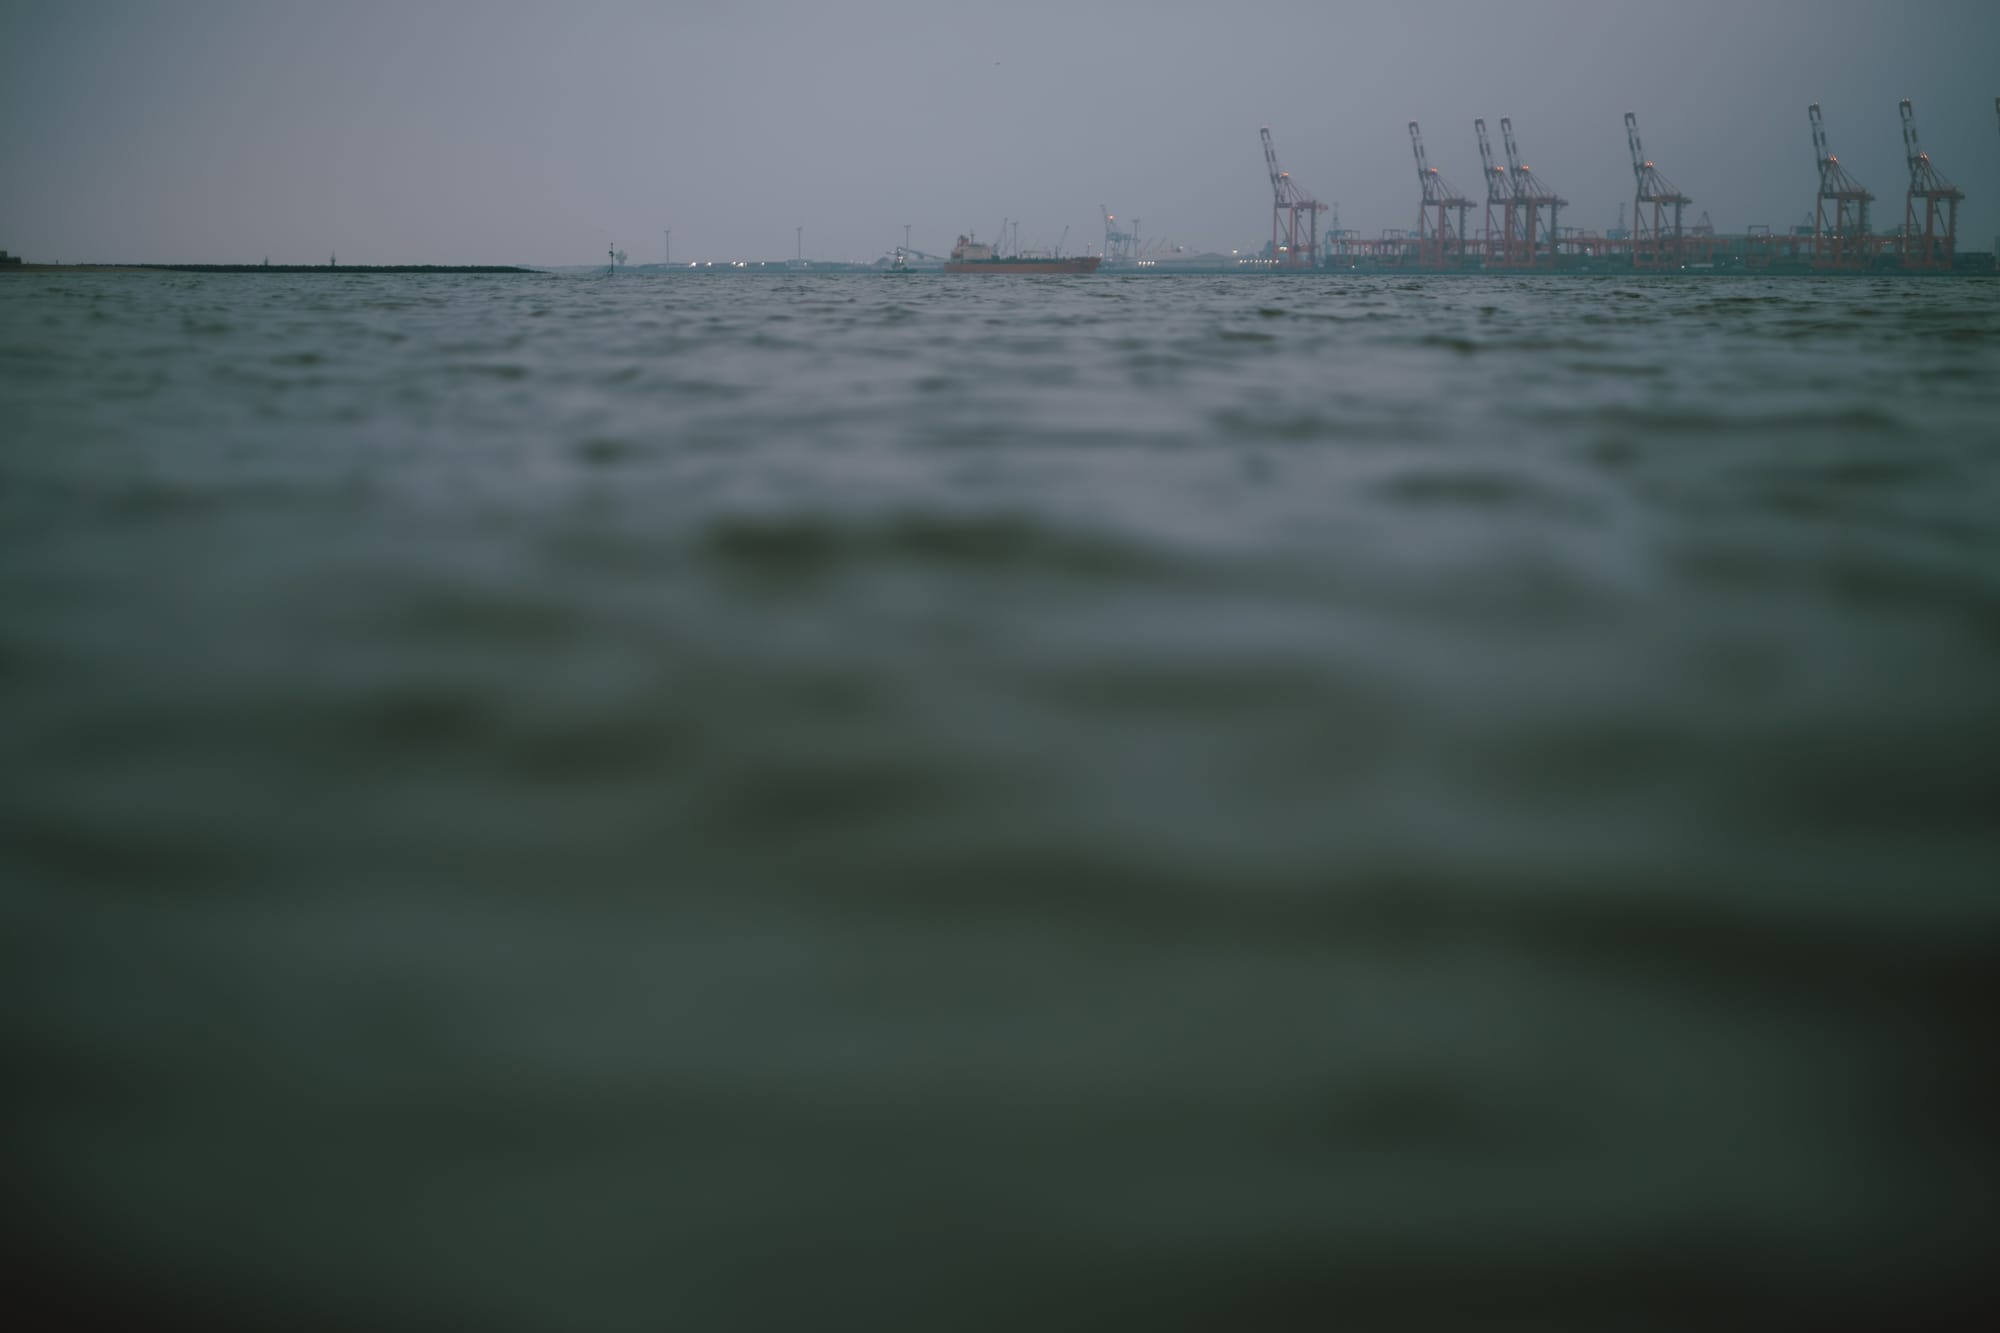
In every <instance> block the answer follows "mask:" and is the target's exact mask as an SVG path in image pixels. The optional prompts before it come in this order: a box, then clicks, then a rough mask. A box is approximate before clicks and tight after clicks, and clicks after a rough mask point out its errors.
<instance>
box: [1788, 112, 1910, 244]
mask: <svg viewBox="0 0 2000 1333" xmlns="http://www.w3.org/2000/svg"><path fill="white" fill-rule="evenodd" d="M1904 105H1905V106H1907V105H1909V104H1908V103H1907V102H1906V103H1904ZM1806 115H1807V118H1808V119H1810V120H1811V121H1812V138H1813V156H1814V158H1816V159H1817V160H1818V163H1819V206H1818V207H1817V208H1816V209H1814V210H1813V252H1812V253H1813V267H1814V268H1815V269H1818V270H1820V271H1821V272H1829V271H1839V270H1849V271H1852V270H1856V269H1865V268H1868V267H1870V266H1871V265H1872V264H1873V263H1874V261H1875V250H1876V246H1875V240H1874V237H1873V236H1872V235H1871V234H1870V233H1869V229H1868V205H1870V204H1872V203H1874V202H1875V196H1874V195H1872V194H1870V193H1868V191H1867V190H1866V189H1865V188H1864V187H1863V186H1862V184H1861V182H1860V181H1857V180H1855V179H1854V177H1852V176H1850V175H1848V174H1847V171H1846V169H1845V168H1843V167H1842V166H1841V165H1840V159H1839V158H1837V157H1835V156H1834V155H1833V152H1832V151H1831V150H1830V149H1829V148H1828V147H1827V146H1826V122H1825V121H1823V120H1822V119H1821V118H1820V114H1819V103H1818V102H1814V103H1813V104H1812V105H1811V106H1810V107H1808V108H1806Z"/></svg>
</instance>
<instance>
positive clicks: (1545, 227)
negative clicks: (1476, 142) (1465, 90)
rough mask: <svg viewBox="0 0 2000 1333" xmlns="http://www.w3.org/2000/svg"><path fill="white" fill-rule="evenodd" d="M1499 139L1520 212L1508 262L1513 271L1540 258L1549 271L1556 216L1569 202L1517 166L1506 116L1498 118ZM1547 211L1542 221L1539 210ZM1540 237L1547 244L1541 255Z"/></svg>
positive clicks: (1553, 258)
mask: <svg viewBox="0 0 2000 1333" xmlns="http://www.w3.org/2000/svg"><path fill="white" fill-rule="evenodd" d="M1500 138H1501V139H1502V141H1504V142H1505V143H1506V145H1507V175H1508V178H1509V179H1510V180H1511V181H1512V182H1513V186H1514V199H1515V202H1516V205H1517V207H1518V209H1519V212H1520V215H1521V216H1520V222H1521V225H1520V228H1519V232H1518V237H1519V250H1518V253H1516V254H1515V255H1513V256H1512V257H1511V258H1510V259H1509V261H1508V262H1509V264H1510V266H1512V267H1516V268H1534V267H1536V266H1538V265H1539V264H1541V263H1542V261H1543V260H1544V258H1546V259H1547V261H1548V266H1549V267H1550V268H1553V267H1555V262H1556V244H1555V242H1556V217H1557V215H1558V214H1560V213H1561V212H1562V210H1563V208H1564V207H1565V206H1566V205H1568V203H1569V200H1567V199H1564V198H1562V197H1561V196H1559V195H1558V194H1557V193H1556V192H1555V191H1554V190H1551V189H1550V188H1549V187H1548V186H1546V185H1544V184H1543V183H1542V181H1541V179H1540V178H1539V177H1537V176H1536V175H1535V173H1534V172H1532V171H1530V170H1528V168H1526V167H1525V166H1523V165H1521V150H1520V149H1519V148H1517V147H1515V146H1514V122H1513V121H1512V120H1510V119H1508V118H1507V117H1506V116H1502V117H1500ZM1544 209H1547V210H1548V221H1547V222H1543V221H1542V220H1541V219H1542V210H1544ZM1544 238H1545V239H1546V242H1547V250H1546V254H1544V246H1543V242H1544Z"/></svg>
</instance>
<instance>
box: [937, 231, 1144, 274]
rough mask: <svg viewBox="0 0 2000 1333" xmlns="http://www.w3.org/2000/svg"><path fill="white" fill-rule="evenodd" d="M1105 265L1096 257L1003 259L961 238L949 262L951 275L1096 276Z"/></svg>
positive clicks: (990, 248)
mask: <svg viewBox="0 0 2000 1333" xmlns="http://www.w3.org/2000/svg"><path fill="white" fill-rule="evenodd" d="M1103 262H1104V261H1103V260H1102V259H1100V258H1099V257H1098V256H1096V255H1080V256H1078V257H1077V258H1075V259H1054V258H1046V257H1045V258H1036V257H1033V256H1029V255H1010V256H1008V257H1007V258H1005V259H1002V258H1001V257H1000V256H999V255H997V254H995V253H993V247H992V246H990V245H982V244H980V243H979V242H978V241H975V240H973V239H972V238H971V237H970V236H961V237H959V238H958V244H957V245H954V246H953V247H952V248H951V258H950V259H947V260H946V261H945V265H944V271H945V272H947V273H1095V272H1097V266H1098V265H1099V264H1101V263H1103Z"/></svg>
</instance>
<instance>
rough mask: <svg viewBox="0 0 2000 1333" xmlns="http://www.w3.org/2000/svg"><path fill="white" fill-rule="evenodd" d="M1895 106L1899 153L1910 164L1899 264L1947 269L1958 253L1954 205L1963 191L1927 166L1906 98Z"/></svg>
mask: <svg viewBox="0 0 2000 1333" xmlns="http://www.w3.org/2000/svg"><path fill="white" fill-rule="evenodd" d="M1899 109H1900V110H1901V111H1902V113H1903V152H1904V155H1905V156H1906V157H1908V159H1909V163H1910V192H1909V194H1908V196H1907V197H1906V199H1905V202H1904V205H1903V267H1905V268H1915V269H1938V268H1945V269H1948V268H1950V267H1951V264H1952V257H1953V256H1954V255H1956V254H1957V253H1958V205H1959V201H1960V200H1962V199H1964V198H1965V194H1964V192H1963V191H1961V190H1960V189H1959V188H1958V187H1957V186H1956V185H1953V184H1952V183H1951V182H1950V181H1948V180H1946V179H1945V178H1944V176H1943V175H1942V174H1940V173H1939V171H1938V169H1937V168H1936V167H1933V166H1932V165H1931V159H1930V154H1928V153H1926V152H1925V151H1924V150H1923V146H1922V145H1921V144H1919V143H1918V142H1917V117H1916V113H1915V112H1914V111H1912V110H1910V99H1909V98H1907V97H1905V98H1904V99H1903V100H1902V102H1901V103H1900V104H1899ZM1920 199H1921V200H1922V201H1923V209H1922V210H1921V211H1922V220H1921V222H1920V221H1919V219H1918V213H1919V210H1918V208H1917V201H1918V200H1920Z"/></svg>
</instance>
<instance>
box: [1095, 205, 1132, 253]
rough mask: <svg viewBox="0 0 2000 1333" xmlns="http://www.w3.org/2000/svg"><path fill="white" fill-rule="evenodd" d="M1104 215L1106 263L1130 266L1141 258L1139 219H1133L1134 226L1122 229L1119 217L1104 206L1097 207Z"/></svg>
mask: <svg viewBox="0 0 2000 1333" xmlns="http://www.w3.org/2000/svg"><path fill="white" fill-rule="evenodd" d="M1097 211H1098V212H1100V213H1102V214H1103V215H1104V250H1103V255H1104V262H1105V263H1107V264H1130V263H1135V262H1136V261H1137V260H1138V258H1139V219H1137V218H1133V219H1132V225H1131V226H1129V227H1126V228H1123V229H1120V228H1119V226H1118V225H1117V224H1118V215H1117V214H1116V213H1113V212H1112V211H1111V209H1110V208H1109V207H1108V206H1107V205H1104V204H1099V205H1098V206H1097Z"/></svg>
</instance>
